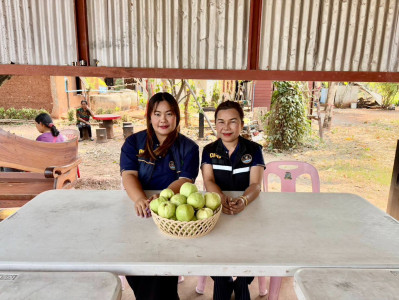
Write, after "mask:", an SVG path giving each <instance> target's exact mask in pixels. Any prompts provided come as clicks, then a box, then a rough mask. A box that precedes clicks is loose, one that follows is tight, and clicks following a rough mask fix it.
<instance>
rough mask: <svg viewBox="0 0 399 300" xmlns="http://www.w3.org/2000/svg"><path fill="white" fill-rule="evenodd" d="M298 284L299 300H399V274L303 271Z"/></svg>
mask: <svg viewBox="0 0 399 300" xmlns="http://www.w3.org/2000/svg"><path fill="white" fill-rule="evenodd" d="M294 280H295V281H294V286H295V292H296V294H297V296H298V300H319V299H323V300H336V299H340V300H375V299H384V300H393V299H396V300H397V299H399V271H398V270H367V269H302V270H299V271H297V272H296V273H295V275H294Z"/></svg>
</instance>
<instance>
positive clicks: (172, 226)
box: [152, 206, 222, 238]
mask: <svg viewBox="0 0 399 300" xmlns="http://www.w3.org/2000/svg"><path fill="white" fill-rule="evenodd" d="M221 212H222V207H221V206H220V207H219V208H218V209H217V210H216V212H215V213H214V215H213V216H212V217H210V218H207V219H204V220H197V221H190V222H181V221H174V220H169V219H165V218H162V217H160V216H158V215H157V214H155V213H154V212H152V219H153V220H154V222H155V224H156V225H157V226H158V228H159V229H160V230H161V231H162V232H163V233H165V234H167V235H169V236H173V237H178V238H196V237H200V236H204V235H206V234H208V233H209V232H210V231H211V230H212V229H213V227H215V225H216V222H217V221H218V219H219V216H220V214H221Z"/></svg>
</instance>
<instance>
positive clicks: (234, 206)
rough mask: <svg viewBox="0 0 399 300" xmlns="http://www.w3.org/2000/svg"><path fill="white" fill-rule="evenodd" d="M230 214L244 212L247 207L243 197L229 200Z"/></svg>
mask: <svg viewBox="0 0 399 300" xmlns="http://www.w3.org/2000/svg"><path fill="white" fill-rule="evenodd" d="M229 206H230V214H232V215H236V214H239V213H240V212H242V211H243V210H244V208H245V204H244V201H243V200H242V198H233V199H231V200H230V201H229Z"/></svg>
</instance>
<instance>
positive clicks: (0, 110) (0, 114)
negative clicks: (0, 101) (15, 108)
mask: <svg viewBox="0 0 399 300" xmlns="http://www.w3.org/2000/svg"><path fill="white" fill-rule="evenodd" d="M5 118H6V110H5V109H4V107H0V119H5Z"/></svg>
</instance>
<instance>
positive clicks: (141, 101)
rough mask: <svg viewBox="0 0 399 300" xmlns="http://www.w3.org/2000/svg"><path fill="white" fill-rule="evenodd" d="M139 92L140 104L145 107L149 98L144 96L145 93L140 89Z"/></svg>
mask: <svg viewBox="0 0 399 300" xmlns="http://www.w3.org/2000/svg"><path fill="white" fill-rule="evenodd" d="M137 94H138V96H139V105H140V106H141V107H142V108H145V107H146V105H147V99H146V98H145V97H144V96H143V93H142V92H140V91H138V92H137Z"/></svg>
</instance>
